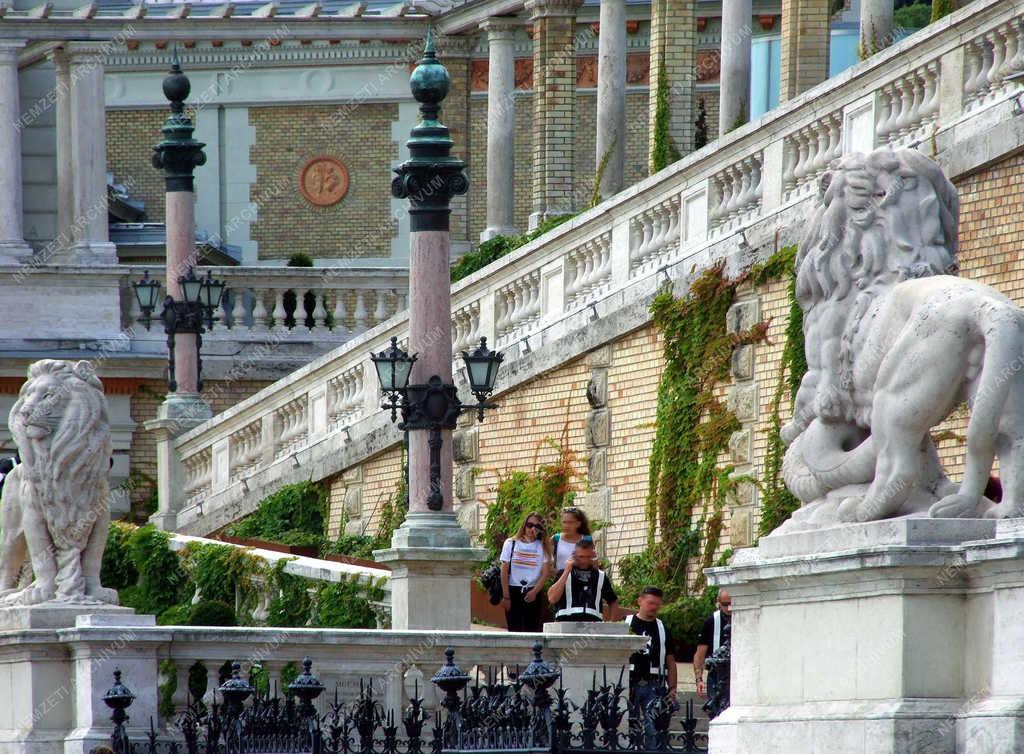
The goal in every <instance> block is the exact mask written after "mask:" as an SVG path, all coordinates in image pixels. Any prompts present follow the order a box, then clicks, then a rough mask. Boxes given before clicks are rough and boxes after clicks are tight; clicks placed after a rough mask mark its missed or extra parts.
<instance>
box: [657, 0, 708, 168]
mask: <svg viewBox="0 0 1024 754" xmlns="http://www.w3.org/2000/svg"><path fill="white" fill-rule="evenodd" d="M695 7H696V0H653V2H652V3H651V74H650V86H651V91H652V92H656V91H657V90H658V82H659V79H660V78H661V76H662V73H664V75H665V77H666V79H667V80H668V92H669V128H668V132H669V137H670V138H671V139H672V141H673V143H675V145H676V148H677V149H678V150H679V152H680V154H683V155H685V154H687V153H688V152H689V151H690V150H691V148H692V147H693V118H694V116H693V111H694V110H693V87H694V83H695V81H696V78H697V72H696V66H695V63H694V60H695V59H694V42H695V38H696V28H695V24H696V10H695ZM655 114H656V100H655V98H651V99H650V104H649V107H648V111H647V121H648V138H649V145H648V154H650V152H651V151H653V149H654V120H655Z"/></svg>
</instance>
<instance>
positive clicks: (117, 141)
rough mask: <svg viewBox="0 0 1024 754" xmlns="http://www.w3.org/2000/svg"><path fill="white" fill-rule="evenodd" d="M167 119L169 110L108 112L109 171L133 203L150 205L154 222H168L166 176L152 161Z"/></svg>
mask: <svg viewBox="0 0 1024 754" xmlns="http://www.w3.org/2000/svg"><path fill="white" fill-rule="evenodd" d="M167 115H168V111H167V110H165V109H159V110H157V109H154V110H108V111H107V170H108V171H109V172H111V173H113V174H114V177H115V178H116V179H117V181H118V182H119V183H123V184H125V185H126V186H127V187H128V194H129V195H130V196H131V197H132V198H133V199H139V200H141V201H143V202H145V203H146V219H147V220H149V221H150V222H163V220H164V174H163V172H162V171H160V170H157V169H156V168H154V167H153V162H152V159H153V146H154V145H156V144H158V143H159V142H160V141H161V140H162V139H163V135H162V134H161V133H160V128H161V127H162V126H163V124H164V121H165V120H166V119H167ZM189 115H190V116H191V117H193V118H194V117H195V114H194V113H189Z"/></svg>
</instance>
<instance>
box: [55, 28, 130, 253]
mask: <svg viewBox="0 0 1024 754" xmlns="http://www.w3.org/2000/svg"><path fill="white" fill-rule="evenodd" d="M64 49H65V51H66V53H67V56H68V60H69V62H70V84H71V86H70V97H69V100H70V105H71V107H70V114H71V154H72V155H74V167H73V168H72V169H73V171H74V173H73V174H74V178H73V186H74V188H73V189H72V191H73V198H72V203H73V204H72V206H73V216H74V220H73V227H74V245H73V255H74V262H75V263H76V264H117V251H116V249H115V247H114V244H112V243H110V237H109V235H108V231H107V222H108V220H107V128H106V118H107V115H106V105H105V93H104V89H103V71H104V64H105V62H106V54H107V50H106V46H105V45H102V44H96V43H93V42H68V43H67V44H66V45H65V47H64Z"/></svg>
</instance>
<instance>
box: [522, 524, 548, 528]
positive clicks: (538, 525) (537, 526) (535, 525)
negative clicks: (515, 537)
mask: <svg viewBox="0 0 1024 754" xmlns="http://www.w3.org/2000/svg"><path fill="white" fill-rule="evenodd" d="M526 528H527V529H543V528H544V527H543V525H541V524H532V523H531V524H527V525H526Z"/></svg>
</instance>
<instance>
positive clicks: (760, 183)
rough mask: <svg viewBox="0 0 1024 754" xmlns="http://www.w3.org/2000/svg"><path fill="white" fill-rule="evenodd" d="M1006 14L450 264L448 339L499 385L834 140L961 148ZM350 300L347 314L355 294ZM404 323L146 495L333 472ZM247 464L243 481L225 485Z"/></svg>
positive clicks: (998, 64)
mask: <svg viewBox="0 0 1024 754" xmlns="http://www.w3.org/2000/svg"><path fill="white" fill-rule="evenodd" d="M1022 21H1024V9H1022V8H1021V6H1020V4H1019V3H1006V2H1000V1H999V0H976V2H974V3H972V4H971V5H970V6H969V7H968V8H964V9H963V10H961V11H958V12H956V13H954V14H952V15H950V16H948V17H947V18H945V19H943V20H942V21H940V22H937V23H935V24H932V25H931V26H929V27H928V28H927V29H924V30H922V31H920V32H918V33H916V34H914V35H912V36H910V37H908V38H907V39H905V40H903V41H901V42H899V43H897V44H895V45H893V46H891V47H889V48H887V49H886V50H884V51H883V52H881V53H879V54H877V55H874V56H872V57H871V58H870V59H869V60H867V61H865V62H863V63H861V64H859V65H857V66H855V67H853V68H851V69H849V70H848V71H846V72H844V73H842V74H840V75H839V76H837V77H835V78H833V79H831V80H830V81H827V82H825V83H824V84H821V85H819V86H817V87H815V88H814V89H812V90H811V91H809V92H806V93H805V94H803V95H801V96H799V97H796V98H794V99H792V100H790V101H788V102H786V103H785V104H784V105H782V106H781V107H779V108H777V109H776V110H774V111H772V112H770V113H768V114H766V115H765V116H763V117H762V118H760V119H759V120H757V121H755V122H753V123H749V124H747V125H745V126H742V127H740V128H738V129H736V130H735V131H733V132H731V133H729V134H727V135H726V136H724V137H722V138H721V139H719V140H718V141H716V142H714V143H713V144H711V145H709V146H708V147H706V148H704V149H702V150H700V151H698V152H696V153H694V154H691V155H689V156H687V157H686V158H685V159H683V160H680V161H679V162H677V163H675V164H673V165H671V166H669V167H668V168H666V169H665V170H663V171H661V172H659V173H658V174H656V175H654V176H651V177H650V178H647V179H645V180H643V181H641V182H640V183H638V184H636V185H634V186H632V187H630V188H628V189H626V190H625V191H623V192H620V193H619V194H617V195H616V196H614V197H612V198H611V199H609V200H607V201H605V202H603V203H601V204H600V205H598V206H597V207H595V208H593V209H590V210H587V211H586V212H583V213H582V214H580V215H578V216H577V217H575V218H574V219H573V220H571V221H569V222H567V223H565V224H563V225H561V226H559V227H558V228H555V229H554V230H552V231H550V232H549V233H547V234H545V235H544V236H542V237H540V238H538V239H536V240H534V241H532V242H531V243H529V244H527V245H525V246H523V247H521V248H519V249H516V250H515V251H514V252H512V253H511V254H510V255H508V256H507V257H505V258H503V259H501V260H499V261H497V262H495V263H493V264H492V265H490V266H488V267H487V268H485V269H484V270H481V271H479V272H477V273H475V274H474V275H472V276H470V277H468V278H466V279H465V280H463V281H460V282H459V283H458V284H457V285H456V286H455V287H454V289H453V300H452V312H453V314H452V327H453V334H454V341H455V346H456V350H457V351H458V350H460V349H464V348H468V347H469V346H470V345H472V344H475V342H476V341H477V340H478V339H479V338H480V337H486V338H487V339H488V342H489V343H492V344H496V346H497V347H500V348H502V349H503V350H504V351H505V353H506V361H505V366H504V367H503V372H502V376H500V377H499V383H498V393H499V394H500V393H501V392H502V391H506V390H508V389H510V388H511V387H513V386H514V385H515V384H516V383H515V380H517V379H525V377H524V376H523V375H524V374H525V373H526V372H525V370H520V369H517V368H516V362H517V360H519V359H521V358H525V357H526V356H527V355H528V354H530V353H531V352H534V351H537V350H538V349H540V348H543V346H544V345H545V344H547V343H555V342H556V341H558V340H559V338H564V337H565V336H567V335H568V334H571V333H580V332H585V331H586V330H587V329H593V324H594V323H595V322H597V321H598V320H599V319H602V318H604V317H609V316H611V315H613V314H615V312H617V311H618V310H619V309H621V308H622V307H625V306H627V305H628V304H630V303H631V302H636V301H639V300H642V299H643V298H644V296H647V295H651V294H652V292H653V291H655V290H656V289H657V288H658V287H659V286H660V285H661V284H662V283H664V282H665V280H666V279H679V278H683V277H685V276H686V275H688V274H689V273H690V272H691V271H692V270H693V269H694V268H700V267H702V266H706V265H708V264H711V263H713V262H714V261H716V260H719V259H723V258H725V257H727V256H729V255H730V254H734V253H736V252H737V251H741V250H743V249H745V248H747V246H746V241H747V235H748V233H749V232H750V231H751V230H752V229H755V228H756V229H758V232H759V233H760V234H761V236H762V237H765V236H766V237H767V240H765V241H764V243H767V244H770V243H772V242H773V241H772V239H774V242H776V243H777V242H778V238H779V235H778V234H779V232H780V231H781V229H782V228H784V227H785V228H795V229H796V230H795V231H794V232H795V233H797V234H798V232H799V224H800V222H801V219H802V217H803V214H804V212H806V210H805V209H804V207H803V203H804V202H807V201H810V197H811V195H812V194H813V193H814V190H815V189H814V187H816V186H817V185H819V183H820V180H819V179H820V178H821V176H822V175H823V173H824V172H825V171H826V170H827V169H828V166H829V164H830V163H831V162H833V161H834V160H835V159H836V158H838V157H841V156H842V155H844V154H849V153H851V152H855V151H866V150H870V149H873V148H875V147H878V146H883V145H886V144H890V145H893V146H899V147H913V148H920V149H921V150H922V151H924V152H926V153H928V154H929V155H934V154H940V153H943V154H951V155H961V154H964V153H963V152H962V150H960V149H959V148H958V145H960V144H962V143H966V142H967V141H969V140H971V139H977V138H983V137H984V138H988V137H987V136H985V135H986V134H990V133H994V129H995V128H996V127H997V126H999V124H1012V123H1013V122H1014V120H1015V118H1016V115H1015V113H1016V109H1015V108H1016V107H1017V105H1016V102H1015V98H1016V97H1017V96H1018V94H1019V93H1020V91H1021V84H1020V83H1016V82H1014V81H1013V80H1012V77H1013V76H1014V75H1016V74H1019V73H1021V72H1024V39H1022V37H1024V25H1022ZM1011 146H1012V145H1011ZM1007 148H1009V147H1007ZM957 159H960V157H959V156H958V157H957ZM765 229H767V230H765ZM308 272H310V273H315V272H316V271H308ZM289 285H292V283H289ZM394 287H396V288H397V286H394ZM375 295H376V294H375ZM377 301H378V299H377V298H374V303H375V304H376V302H377ZM325 306H326V305H325ZM370 306H371V304H370V302H369V300H366V301H364V304H363V307H362V310H363V311H366V310H367V309H368V307H370ZM393 310H394V304H392V305H391V308H389V307H388V305H387V304H385V308H384V311H385V312H391V311H393ZM346 313H349V312H348V310H346ZM351 313H352V316H354V317H355V318H356V320H358V319H359V316H361V315H359V307H358V306H356V307H355V308H354V309H353V310H352V312H351ZM377 313H378V312H377V310H374V316H373V321H374V322H375V323H376V322H377V321H378V318H377V316H376V314H377ZM350 319H351V317H350ZM275 321H276V320H275ZM368 324H369V323H368ZM407 333H408V329H407V320H406V315H405V314H404V313H401V312H399V313H398V314H396V315H395V316H393V317H391V318H390V319H388V320H386V321H384V322H380V323H378V324H376V326H374V327H371V328H370V329H369V330H367V331H366V332H365V333H363V334H362V335H360V336H358V337H355V338H353V339H351V340H349V341H348V342H346V343H345V344H343V345H341V346H340V347H339V348H337V349H336V350H334V351H332V352H331V353H328V354H325V355H324V356H322V357H320V358H319V359H317V360H315V361H313V362H312V363H310V364H308V365H307V366H306V367H303V368H302V369H299V370H298V371H296V372H294V373H293V374H291V375H290V376H289V377H287V378H285V379H283V380H281V381H279V382H277V383H275V384H274V385H272V386H270V387H268V388H266V389H264V390H263V391H261V392H260V393H258V394H257V395H255V396H253V397H252V398H250V399H248V400H246V401H244V402H242V403H240V404H239V405H237V406H235V407H234V408H232V409H230V410H229V411H227V412H225V413H223V414H221V415H220V416H217V417H215V418H214V419H212V420H211V421H209V422H206V423H205V424H203V425H201V426H199V427H197V428H196V429H194V430H192V431H191V432H189V433H187V434H185V435H182V436H181V437H179V438H178V439H177V440H176V441H174V443H175V447H174V453H173V454H171V455H172V456H173V457H174V458H176V459H177V462H179V463H182V464H183V465H184V466H185V467H186V468H188V469H192V468H194V467H195V468H200V467H201V468H205V467H204V466H203V463H205V461H204V462H203V463H198V462H197V461H195V460H194V459H195V457H196V456H199V455H200V454H203V453H209V452H210V449H211V448H212V449H213V466H214V468H213V473H212V483H210V484H207V485H206V486H203V485H195V486H193V487H191V488H189V489H190V493H189V496H184V495H183V496H180V497H179V498H178V499H173V500H161V501H160V505H161V510H167V511H169V512H171V513H174V514H177V515H178V518H177V522H178V527H179V530H181V531H186V532H188V533H194V534H202V533H205V532H208V531H212V530H213V529H215V528H217V527H218V526H222V525H224V524H226V523H229V521H230V519H231V517H232V516H235V517H237V516H238V515H244V514H245V513H247V512H249V511H250V510H252V509H253V508H254V507H255V504H256V502H257V501H258V500H259V498H260V496H261V495H264V494H268V493H269V492H272V491H273V490H275V489H277V488H278V487H279V486H280V485H282V484H285V483H287V482H290V481H297V480H298V479H300V478H304V479H308V478H310V475H311V474H312V476H313V477H314V478H323V477H325V476H329V475H332V474H336V473H339V472H340V471H342V470H344V469H345V468H349V467H350V466H352V465H354V464H356V463H358V462H360V461H361V460H362V459H364V458H366V457H368V456H369V455H371V454H373V453H378V452H380V451H382V450H384V449H386V448H387V447H389V446H390V445H391V444H393V443H396V442H398V441H399V440H400V434H399V433H398V431H397V430H395V429H394V428H393V427H391V425H390V423H389V417H387V416H385V414H384V412H382V411H380V410H379V409H378V404H379V393H378V389H377V385H376V379H375V377H374V374H375V373H374V370H373V368H372V364H371V363H370V361H369V354H370V352H371V351H374V352H376V351H380V350H382V349H383V348H385V347H386V346H387V344H388V342H389V340H390V338H391V337H392V336H394V337H397V338H398V339H399V341H400V342H401V341H403V340H405V339H406V338H407ZM578 342H582V341H579V340H578ZM576 347H579V346H578V345H577V346H576ZM575 355H576V354H575V353H572V354H570V353H564V352H563V353H560V355H559V358H560V359H562V361H564V360H566V359H568V358H572V357H573V356H575ZM552 358H554V357H552ZM558 363H561V362H558ZM555 365H556V364H555V362H550V363H549V366H555ZM509 375H511V376H509ZM459 379H460V378H457V382H458V381H459ZM459 384H461V383H459ZM302 407H304V408H302ZM257 423H259V424H260V426H261V432H262V435H261V437H262V438H263V440H262V453H259V452H256V451H254V450H253V449H252V447H251V443H252V438H253V430H250V431H249V432H248V433H247V434H243V433H242V430H243V428H245V427H248V426H250V425H254V424H257ZM276 433H283V434H284V435H285V436H283V437H282V436H276ZM236 443H238V444H241V445H242V446H243V447H244V449H242V450H237V451H235V450H233V449H232V446H233V444H236ZM282 448H283V449H285V450H281V449H282ZM279 451H280V452H279ZM232 458H234V459H239V458H244V459H245V463H244V464H241V462H236V467H235V469H237V468H241V466H242V465H244V468H245V471H244V473H242V474H236V473H234V472H233V471H232V467H231V466H230V464H231V459H232ZM254 459H255V460H254ZM240 464H241V465H240ZM310 465H312V466H313V468H312V469H311V468H309V467H310ZM190 474H192V475H193V476H196V477H197V478H199V479H201V480H205V479H206V478H207V477H204V476H203V474H202V473H198V472H196V473H194V474H193V472H190ZM246 474H247V475H248V485H247V486H246V487H245V489H247V490H251V491H252V492H251V494H250V493H249V492H246V491H245V490H244V489H242V487H241V486H240V481H242V480H243V479H244V478H245V475H246ZM236 478H238V481H235V480H236ZM204 490H206V492H205V493H204ZM199 498H202V499H203V501H204V503H205V504H204V505H203V506H201V507H200V506H198V505H197V502H198V500H199ZM201 511H203V512H202V513H200V512H201Z"/></svg>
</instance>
